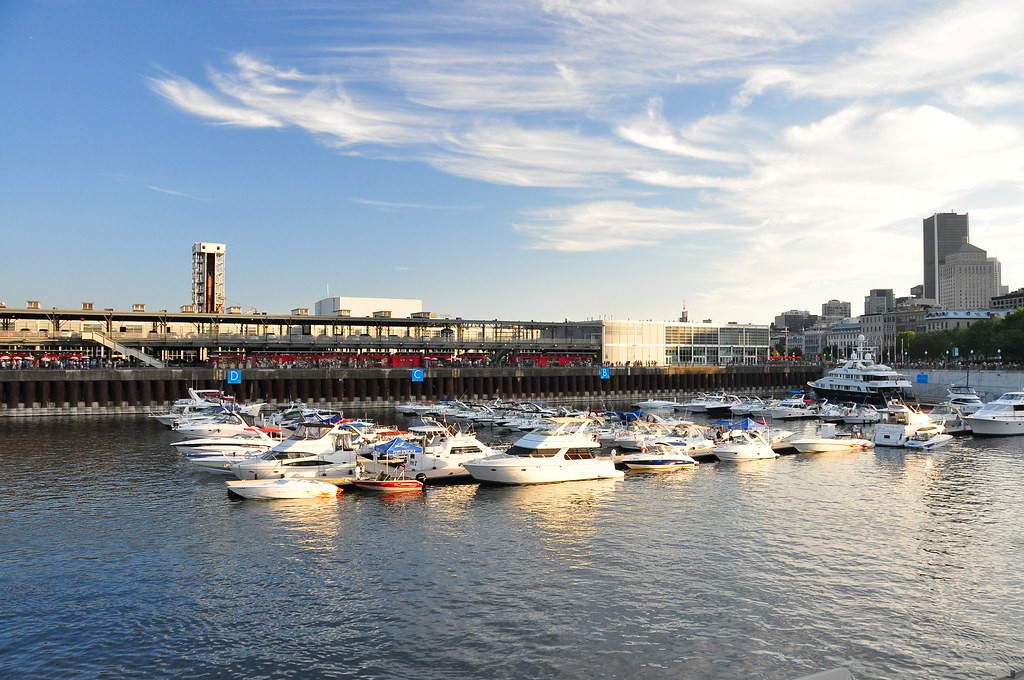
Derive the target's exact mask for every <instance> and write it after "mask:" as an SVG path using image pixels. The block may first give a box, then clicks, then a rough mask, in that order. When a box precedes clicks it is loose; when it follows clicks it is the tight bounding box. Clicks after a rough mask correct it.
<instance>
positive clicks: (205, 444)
mask: <svg viewBox="0 0 1024 680" xmlns="http://www.w3.org/2000/svg"><path fill="white" fill-rule="evenodd" d="M254 429H255V431H256V432H257V433H258V435H259V436H257V437H249V436H246V437H213V438H210V439H186V440H184V441H180V442H173V443H172V444H171V446H173V447H174V448H175V449H176V450H177V451H178V452H179V453H181V454H182V455H183V456H184V457H185V460H186V461H187V462H188V463H190V464H191V465H192V466H194V467H197V468H199V469H201V470H206V471H208V472H217V473H220V474H228V475H230V474H233V473H232V471H231V466H232V465H234V464H235V463H241V462H244V461H247V460H252V459H253V458H256V457H258V456H260V455H262V454H264V453H266V452H267V451H269V450H270V449H272V448H274V446H276V445H277V444H279V443H281V441H282V439H281V436H280V431H277V432H275V431H274V430H273V429H271V430H270V431H269V432H268V431H267V428H254Z"/></svg>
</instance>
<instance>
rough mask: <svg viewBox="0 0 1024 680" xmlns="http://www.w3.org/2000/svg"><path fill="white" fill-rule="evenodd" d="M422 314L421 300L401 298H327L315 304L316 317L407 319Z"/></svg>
mask: <svg viewBox="0 0 1024 680" xmlns="http://www.w3.org/2000/svg"><path fill="white" fill-rule="evenodd" d="M422 313H423V301H422V300H408V299H402V298H358V297H337V296H335V297H328V298H324V299H322V300H318V301H317V303H316V315H317V316H351V317H356V318H370V317H391V318H395V319H407V318H409V317H411V316H412V315H413V314H422Z"/></svg>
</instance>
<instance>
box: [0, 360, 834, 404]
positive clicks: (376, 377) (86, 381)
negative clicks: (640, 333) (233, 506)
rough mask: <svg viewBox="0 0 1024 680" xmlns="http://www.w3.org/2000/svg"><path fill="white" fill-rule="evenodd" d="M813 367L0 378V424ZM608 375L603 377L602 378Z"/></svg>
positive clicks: (624, 395) (770, 388)
mask: <svg viewBox="0 0 1024 680" xmlns="http://www.w3.org/2000/svg"><path fill="white" fill-rule="evenodd" d="M821 373H822V367H821V366H819V365H818V364H811V363H805V364H788V363H787V364H765V365H732V366H676V367H654V366H650V367H648V366H616V367H605V368H602V367H599V366H578V367H564V368H560V367H544V368H540V367H530V368H524V367H493V366H482V367H457V368H456V367H446V368H427V369H418V370H409V369H393V368H251V369H250V368H246V369H239V370H238V373H237V374H235V375H233V376H231V377H232V378H236V379H240V382H238V383H237V384H229V382H228V378H229V376H228V370H227V369H214V368H204V367H194V368H191V367H186V368H132V369H109V368H98V369H80V370H60V369H37V370H4V371H0V417H32V416H51V415H115V414H144V413H148V412H150V411H153V410H161V409H163V408H165V407H166V406H168V405H170V404H171V403H172V402H173V401H174V400H175V399H179V398H181V397H183V396H184V395H185V394H186V390H187V388H189V387H196V388H217V389H220V390H222V391H223V392H224V393H226V394H228V395H231V396H233V397H235V398H236V399H238V400H239V401H244V402H256V401H264V402H267V403H268V404H287V403H288V402H290V401H301V402H304V403H306V404H308V405H310V406H321V407H324V408H340V409H349V410H352V409H356V408H382V407H389V406H393V405H394V404H398V403H403V402H409V401H438V400H442V399H445V398H459V399H464V400H477V401H482V400H490V399H493V398H495V397H496V396H500V397H502V398H507V399H518V400H544V401H551V402H557V403H559V404H566V405H572V406H576V407H581V408H583V407H591V408H602V407H605V406H611V405H615V404H623V403H626V402H630V401H637V400H641V399H648V398H663V399H681V398H683V397H686V396H689V395H693V394H695V393H697V392H709V391H715V390H726V391H729V392H733V393H737V394H778V393H782V392H785V391H786V390H789V389H802V388H804V387H806V385H807V381H809V380H813V379H815V378H818V377H820V376H821ZM602 376H605V377H602Z"/></svg>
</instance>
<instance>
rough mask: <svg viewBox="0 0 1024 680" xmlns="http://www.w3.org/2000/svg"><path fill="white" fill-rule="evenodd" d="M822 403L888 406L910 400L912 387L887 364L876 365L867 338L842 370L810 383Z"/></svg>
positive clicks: (832, 370) (861, 338)
mask: <svg viewBox="0 0 1024 680" xmlns="http://www.w3.org/2000/svg"><path fill="white" fill-rule="evenodd" d="M807 384H808V385H809V386H810V387H811V389H813V390H814V393H815V394H816V395H817V396H818V398H819V399H828V400H830V401H855V402H857V403H859V404H865V403H872V404H879V405H881V404H885V403H886V402H888V401H889V400H891V399H894V398H895V399H910V398H912V396H913V387H912V386H911V384H910V381H909V380H907V378H906V377H905V376H903V375H902V374H900V373H898V372H897V371H895V370H893V369H891V368H889V367H888V366H886V365H884V364H879V363H875V358H874V355H873V354H872V352H871V351H870V350H869V349H866V348H865V347H864V336H863V335H861V336H859V337H858V338H857V348H856V349H854V350H853V351H852V352H850V356H849V357H848V358H847V359H846V360H845V361H844V362H843V363H842V364H840V365H839V366H836V367H835V368H832V369H830V370H828V371H827V372H826V373H825V375H824V376H822V377H821V378H818V379H817V380H813V381H811V382H809V383H807Z"/></svg>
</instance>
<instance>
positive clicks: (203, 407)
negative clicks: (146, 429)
mask: <svg viewBox="0 0 1024 680" xmlns="http://www.w3.org/2000/svg"><path fill="white" fill-rule="evenodd" d="M234 408H235V398H234V397H229V396H227V395H226V394H224V393H223V392H221V391H220V390H213V389H210V390H198V389H195V388H194V387H189V388H188V396H187V397H185V398H182V399H176V400H175V401H174V403H172V404H171V409H170V410H169V411H166V412H164V413H151V414H149V417H150V418H153V419H154V420H156V421H157V422H159V423H160V424H161V425H163V426H165V427H173V426H174V424H175V423H176V422H178V421H179V420H181V419H182V418H183V417H185V416H188V415H190V414H195V413H208V412H211V411H213V410H215V409H216V410H218V411H223V410H232V409H234Z"/></svg>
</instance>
